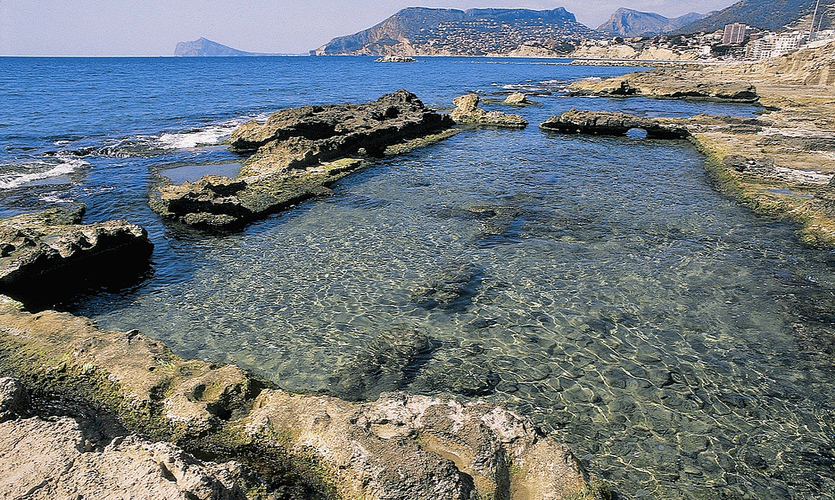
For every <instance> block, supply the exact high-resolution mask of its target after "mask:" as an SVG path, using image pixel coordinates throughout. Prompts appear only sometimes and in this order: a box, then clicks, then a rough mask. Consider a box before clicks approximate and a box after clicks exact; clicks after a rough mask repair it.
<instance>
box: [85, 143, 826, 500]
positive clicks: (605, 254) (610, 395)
mask: <svg viewBox="0 0 835 500" xmlns="http://www.w3.org/2000/svg"><path fill="white" fill-rule="evenodd" d="M189 244H190V245H193V246H194V248H193V249H192V250H191V251H192V252H193V253H192V254H191V257H190V259H192V260H190V262H189V263H188V264H187V267H188V269H189V270H190V271H191V270H193V272H191V273H186V274H185V275H184V276H182V277H181V279H180V280H179V281H178V280H172V281H170V282H165V283H156V284H153V285H152V286H149V287H148V289H147V290H145V291H143V292H141V293H139V294H137V295H135V296H133V297H131V300H132V302H131V303H129V304H122V305H120V307H118V308H114V307H106V306H105V305H103V304H101V303H97V302H96V301H95V300H93V301H92V302H90V303H89V304H85V305H84V306H83V307H81V308H80V309H79V311H78V312H80V313H83V314H88V315H91V316H94V317H95V319H96V320H97V321H98V322H99V323H100V324H101V325H102V326H103V327H106V328H112V329H128V328H134V327H135V326H136V325H139V324H141V325H143V327H142V329H143V330H144V331H145V333H147V334H149V335H151V336H154V337H157V338H160V339H163V340H165V341H167V342H168V343H169V344H170V345H171V346H172V348H174V349H175V350H176V351H177V352H178V353H181V354H183V355H185V356H193V357H199V358H209V359H212V360H215V361H228V362H234V363H237V364H239V365H242V366H244V367H248V368H251V369H253V370H255V371H257V372H259V373H261V374H263V375H265V376H267V377H269V378H271V379H272V380H274V381H275V382H277V383H278V384H279V385H280V386H282V387H284V388H286V389H290V390H298V391H325V392H329V393H336V394H339V393H340V391H341V390H343V389H344V390H346V391H351V394H350V395H351V396H352V397H374V396H376V394H379V391H380V390H392V389H397V388H405V389H407V390H410V391H415V392H438V391H449V392H454V393H457V394H459V395H461V397H470V396H473V397H474V396H480V397H486V398H488V399H490V400H492V401H495V402H502V403H506V404H508V405H510V406H511V407H513V408H516V409H517V410H519V411H522V412H524V413H525V414H527V415H530V416H531V417H532V418H534V419H535V420H536V421H537V422H538V423H539V424H540V425H541V426H542V428H543V429H544V430H545V431H547V432H551V433H553V434H554V435H555V436H556V437H557V438H558V439H560V440H563V441H565V442H567V443H569V444H570V445H571V447H572V448H573V450H574V451H575V453H576V454H577V455H578V457H580V458H581V459H582V460H583V461H584V463H585V464H586V465H587V466H588V467H589V469H590V470H592V471H594V472H597V473H598V474H600V475H601V476H603V477H604V478H605V479H607V480H609V481H610V482H611V483H612V485H613V487H614V489H615V490H616V491H618V493H619V494H620V495H621V497H622V498H641V497H647V498H752V499H753V498H758V499H759V498H833V497H832V491H835V472H833V469H834V468H835V455H833V444H834V443H833V440H835V436H833V435H834V434H835V428H834V427H833V404H834V403H833V401H835V400H834V399H833V396H835V391H833V371H832V368H831V366H832V362H831V360H832V358H831V354H832V348H831V345H832V344H831V341H828V340H826V339H829V338H831V327H830V323H831V319H832V317H831V313H830V312H828V311H832V310H833V309H832V308H831V307H828V306H829V305H831V303H832V302H835V299H833V298H832V296H831V295H832V294H831V293H830V290H832V289H833V276H832V272H831V269H830V268H829V267H828V264H827V262H826V259H825V257H826V256H825V255H818V254H816V253H814V252H811V251H809V250H808V249H805V248H802V247H800V246H798V245H797V244H795V243H794V238H793V233H792V228H791V226H788V225H785V224H783V223H780V222H775V221H770V220H764V219H758V218H756V217H753V216H752V215H750V214H749V213H747V212H745V211H743V210H741V209H740V208H739V207H738V206H737V205H736V204H735V203H733V202H732V201H730V200H726V199H724V198H723V197H722V196H720V195H718V194H717V193H715V192H714V191H713V190H712V189H711V188H710V186H709V184H708V183H707V181H706V179H705V175H704V171H703V160H702V158H701V157H699V156H698V154H697V153H696V152H695V150H694V149H693V148H692V147H691V146H689V145H688V144H687V143H683V142H680V143H679V142H673V143H660V142H655V141H647V140H640V139H600V138H595V139H587V138H578V137H565V136H557V135H549V134H545V133H542V132H540V131H538V130H536V129H535V128H534V129H529V130H525V131H511V132H507V131H493V130H486V131H478V132H465V133H462V134H460V135H458V136H456V137H454V138H453V139H450V140H448V141H446V142H445V143H443V144H440V145H436V146H433V147H430V148H427V149H424V150H421V151H417V152H415V153H413V154H410V155H407V156H404V157H399V158H394V159H390V160H387V161H385V162H383V163H381V164H379V165H377V166H375V167H372V168H370V169H369V170H367V171H365V172H362V173H359V174H358V175H357V176H356V177H353V178H350V179H349V180H348V181H347V182H344V183H342V184H341V185H340V186H337V188H336V194H335V196H333V197H330V198H326V199H321V200H315V201H312V202H309V203H306V204H305V205H303V206H301V207H299V208H297V209H295V210H292V211H290V212H287V213H285V214H282V215H280V216H277V217H275V218H272V219H270V220H267V221H264V222H262V223H259V224H256V225H254V226H251V227H250V228H248V229H247V230H246V231H245V232H244V233H242V234H233V235H229V236H226V237H221V238H198V239H197V240H196V241H193V242H191V243H189ZM102 300H103V299H102ZM114 309H115V310H114ZM391 332H400V333H396V334H392V333H391ZM827 342H830V343H829V344H827ZM827 351H828V354H827ZM374 363H378V364H379V366H376V365H375V367H373V369H365V368H364V367H365V365H366V364H372V365H373V364H374ZM354 372H356V373H354ZM341 395H343V396H345V394H341Z"/></svg>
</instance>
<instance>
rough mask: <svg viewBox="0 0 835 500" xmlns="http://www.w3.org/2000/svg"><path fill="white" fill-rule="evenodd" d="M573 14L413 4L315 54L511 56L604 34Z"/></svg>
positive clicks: (343, 37) (555, 11) (320, 48)
mask: <svg viewBox="0 0 835 500" xmlns="http://www.w3.org/2000/svg"><path fill="white" fill-rule="evenodd" d="M600 36H601V35H600V34H599V33H597V32H596V31H594V30H592V29H590V28H588V27H586V26H584V25H582V24H580V23H578V22H577V20H576V19H575V17H574V14H571V13H570V12H568V11H566V10H565V9H564V8H562V7H560V8H557V9H554V10H544V11H535V10H527V9H470V10H467V11H462V10H455V9H430V8H425V7H410V8H407V9H403V10H401V11H400V12H398V13H396V14H395V15H393V16H391V17H390V18H388V19H386V20H385V21H383V22H381V23H379V24H377V25H376V26H373V27H371V28H369V29H367V30H364V31H361V32H359V33H356V34H353V35H348V36H341V37H338V38H334V39H333V40H331V41H330V42H329V43H327V44H325V45H323V46H322V47H319V48H318V49H316V50H315V51H311V53H312V54H314V55H374V56H386V55H409V56H412V55H487V54H507V53H509V52H511V51H512V50H514V49H516V48H517V47H519V46H521V45H523V44H528V45H531V44H540V45H542V46H545V47H548V48H558V47H561V46H562V45H563V44H564V43H565V41H566V40H579V39H588V38H600Z"/></svg>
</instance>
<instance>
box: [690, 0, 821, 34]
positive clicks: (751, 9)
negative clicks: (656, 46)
mask: <svg viewBox="0 0 835 500" xmlns="http://www.w3.org/2000/svg"><path fill="white" fill-rule="evenodd" d="M815 2H816V0H742V1H740V2H737V3H735V4H733V5H731V6H730V7H727V8H725V9H722V10H720V11H718V12H716V13H714V14H711V15H709V16H707V17H705V18H704V19H700V20H698V21H695V22H693V23H690V24H687V25H684V26H682V27H681V28H678V29H676V30H675V31H674V32H673V33H675V34H689V33H699V32H711V31H716V30H720V29H722V28H724V27H725V25H726V24H731V23H737V22H739V23H745V24H747V25H748V26H753V27H755V28H759V29H764V30H770V31H783V30H784V29H787V28H800V29H806V30H808V29H809V28H810V27H811V18H812V13H813V11H814V10H815ZM819 21H822V24H821V28H822V29H827V28H832V27H833V26H835V0H821V2H820V8H819V10H818V17H816V20H815V29H817V27H818V22H819ZM804 23H806V26H805V27H802V26H801V25H802V24H804Z"/></svg>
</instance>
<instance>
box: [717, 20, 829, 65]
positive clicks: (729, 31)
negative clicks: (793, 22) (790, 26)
mask: <svg viewBox="0 0 835 500" xmlns="http://www.w3.org/2000/svg"><path fill="white" fill-rule="evenodd" d="M833 39H835V30H826V31H817V32H814V31H812V30H809V31H789V32H782V33H772V32H764V31H760V30H757V29H755V28H751V27H749V26H746V25H745V24H743V23H733V24H728V25H726V26H725V30H724V33H723V34H722V44H723V45H726V46H730V47H738V49H736V50H731V53H732V54H734V55H736V56H739V57H741V58H744V59H751V60H757V59H767V58H769V57H778V56H782V55H785V54H788V53H789V52H791V51H793V50H797V49H799V48H802V47H805V46H808V45H817V44H822V43H826V42H828V41H831V40H833Z"/></svg>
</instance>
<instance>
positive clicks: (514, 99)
mask: <svg viewBox="0 0 835 500" xmlns="http://www.w3.org/2000/svg"><path fill="white" fill-rule="evenodd" d="M502 104H507V105H510V106H525V105H528V104H530V101H528V96H527V95H525V94H524V93H522V92H514V93H512V94H510V95H509V96H507V97H506V98H505V100H504V101H502Z"/></svg>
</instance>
